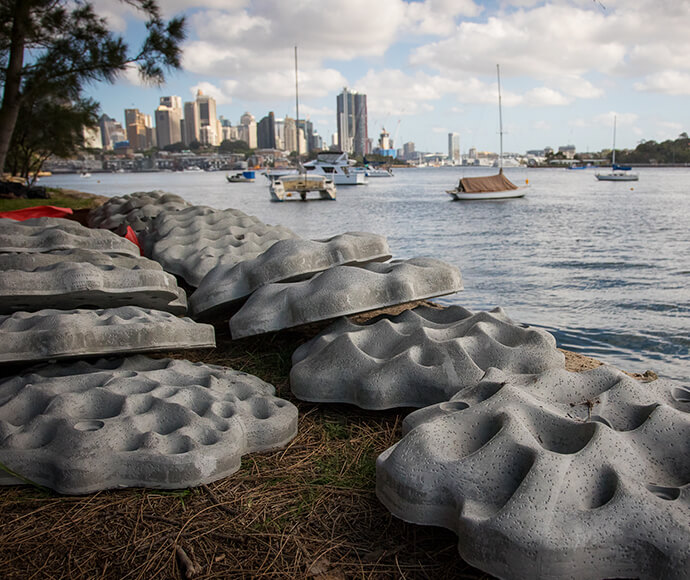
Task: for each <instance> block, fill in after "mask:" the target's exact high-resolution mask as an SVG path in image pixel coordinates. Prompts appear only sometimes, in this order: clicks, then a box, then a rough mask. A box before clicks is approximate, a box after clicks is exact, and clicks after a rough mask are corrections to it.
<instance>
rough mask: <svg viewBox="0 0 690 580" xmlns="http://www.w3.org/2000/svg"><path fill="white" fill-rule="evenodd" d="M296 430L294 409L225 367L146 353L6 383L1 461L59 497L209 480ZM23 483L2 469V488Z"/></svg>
mask: <svg viewBox="0 0 690 580" xmlns="http://www.w3.org/2000/svg"><path fill="white" fill-rule="evenodd" d="M144 384H145V385H146V387H145V388H144V387H142V385H144ZM170 385H174V390H175V392H174V393H173V390H172V389H170ZM149 387H152V388H149ZM238 387H241V388H242V390H243V395H244V399H243V400H240V399H239V398H236V400H235V401H234V402H233V403H232V412H230V410H229V409H228V408H227V406H228V403H227V402H226V399H225V398H226V396H227V394H228V392H232V391H233V390H235V389H236V388H238ZM186 401H187V402H190V405H186V404H185V402H186ZM195 409H196V411H201V410H203V414H199V413H198V412H196V411H195ZM296 433H297V408H296V407H295V406H294V405H292V404H291V403H289V402H287V401H285V400H283V399H279V398H277V397H276V396H275V389H274V388H273V386H272V385H269V384H268V383H265V382H264V381H262V380H260V379H258V378H257V377H254V376H252V375H248V374H246V373H242V372H239V371H235V370H232V369H229V368H226V367H220V366H215V365H205V364H202V363H191V362H189V361H185V360H171V359H151V358H147V357H144V356H140V355H138V356H133V357H128V358H113V359H107V360H106V359H102V360H99V361H97V362H94V363H87V362H84V361H80V362H77V363H72V364H66V363H55V364H47V365H42V366H37V367H34V368H33V369H31V370H30V371H27V372H26V373H24V374H20V375H16V376H11V377H5V378H2V379H0V462H1V463H2V464H3V465H4V466H6V467H7V468H9V469H10V470H11V471H13V472H15V473H17V474H19V475H21V476H22V477H24V478H27V479H29V480H31V481H33V482H34V483H37V484H40V485H43V486H45V487H49V488H51V489H54V490H56V491H58V492H60V493H67V494H82V493H91V492H94V491H97V490H102V489H110V488H118V487H154V488H163V489H175V488H184V487H190V486H195V485H201V484H205V483H210V482H212V481H216V480H218V479H220V478H223V477H226V476H228V475H230V474H232V473H234V472H235V471H237V469H239V467H240V458H241V457H242V455H245V454H246V453H251V452H254V451H265V450H270V449H276V448H280V447H283V446H284V445H286V444H287V443H288V442H289V441H290V440H291V439H292V438H293V437H294V436H295V435H296ZM19 483H22V481H21V480H20V479H18V478H16V477H14V476H12V475H11V472H8V471H4V470H0V485H14V484H19Z"/></svg>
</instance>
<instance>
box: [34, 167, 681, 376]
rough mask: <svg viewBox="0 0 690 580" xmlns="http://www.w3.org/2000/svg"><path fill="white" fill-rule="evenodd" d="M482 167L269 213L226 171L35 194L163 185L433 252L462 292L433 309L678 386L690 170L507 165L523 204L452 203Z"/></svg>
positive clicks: (428, 174)
mask: <svg viewBox="0 0 690 580" xmlns="http://www.w3.org/2000/svg"><path fill="white" fill-rule="evenodd" d="M483 173H484V174H485V173H487V170H481V169H474V168H467V169H452V168H441V169H433V168H429V169H399V170H396V174H395V177H394V178H378V179H370V180H369V184H368V185H366V186H355V187H352V186H350V187H348V186H340V187H339V188H338V193H337V195H338V199H337V201H335V202H332V201H310V202H307V203H303V202H299V201H292V202H286V203H272V202H271V201H270V196H269V193H268V182H267V181H266V180H265V178H263V177H261V176H260V175H258V174H257V181H256V182H255V183H233V184H230V183H227V181H226V179H225V173H222V172H216V173H156V174H103V175H100V174H93V176H92V177H90V178H80V177H79V176H76V175H65V176H53V177H50V178H46V179H44V180H43V183H44V184H45V185H49V186H50V185H53V186H58V187H69V188H74V189H80V190H82V191H89V192H92V193H98V194H102V195H108V196H113V195H122V194H125V193H132V192H134V191H149V190H152V189H161V190H165V191H170V192H173V193H177V194H179V195H181V196H183V197H184V198H185V199H187V200H188V201H189V202H190V203H194V204H199V205H210V206H214V207H218V208H228V207H234V208H238V209H241V210H243V211H245V212H246V213H249V214H252V215H256V216H257V217H259V218H260V219H261V220H263V221H264V222H267V223H270V224H282V225H285V226H287V227H289V228H291V229H293V230H294V231H295V232H297V233H298V234H300V235H302V236H304V237H309V238H319V237H327V236H332V235H335V234H338V233H342V232H346V231H369V232H375V233H379V234H383V235H385V236H387V237H388V241H389V244H390V246H391V250H392V252H393V255H394V257H395V258H411V257H413V256H433V257H436V258H440V259H443V260H446V261H448V262H451V263H453V264H455V265H457V266H458V267H460V269H461V271H462V275H463V279H464V282H465V290H464V291H462V292H460V293H458V294H455V295H453V296H450V297H445V298H442V299H439V301H440V302H443V303H446V304H449V303H457V304H461V305H463V306H465V307H466V308H469V309H471V310H484V309H489V308H493V307H495V306H502V307H503V308H505V309H506V311H507V312H508V314H509V315H510V316H511V317H512V318H513V319H514V320H516V321H520V322H524V323H528V324H532V325H538V326H542V327H545V328H547V329H548V330H549V331H550V332H552V333H553V334H554V335H555V336H556V339H557V340H558V343H559V346H562V347H563V348H567V349H570V350H574V351H578V352H582V353H584V354H588V355H592V356H595V357H597V358H599V359H601V360H604V361H605V362H608V363H610V364H613V365H616V366H618V367H621V368H624V369H625V370H630V371H636V372H643V371H644V370H646V369H652V370H654V371H656V372H657V373H658V374H659V375H662V376H666V377H671V378H676V379H686V378H687V377H688V362H689V361H690V355H689V353H688V347H689V345H690V339H689V338H688V330H689V328H690V324H689V323H690V285H689V284H688V281H689V279H690V241H689V240H690V233H689V231H690V169H687V168H673V169H642V170H640V171H639V173H640V181H639V182H628V183H614V182H598V181H597V180H596V179H595V177H594V172H593V171H592V170H584V171H567V170H565V169H536V170H525V169H508V170H507V174H508V176H509V177H510V178H511V179H513V180H514V181H515V183H517V184H524V183H525V180H527V181H528V182H529V189H528V193H527V196H526V197H525V198H522V199H514V200H505V201H484V202H454V201H451V199H450V197H449V196H448V195H446V194H445V193H444V191H445V189H450V188H451V187H452V186H453V185H455V183H456V182H457V179H458V178H459V177H460V176H463V175H465V176H470V175H480V174H483Z"/></svg>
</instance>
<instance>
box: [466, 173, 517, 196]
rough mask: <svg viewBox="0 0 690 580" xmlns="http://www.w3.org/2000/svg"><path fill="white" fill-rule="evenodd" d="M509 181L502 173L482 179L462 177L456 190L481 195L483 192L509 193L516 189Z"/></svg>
mask: <svg viewBox="0 0 690 580" xmlns="http://www.w3.org/2000/svg"><path fill="white" fill-rule="evenodd" d="M517 188H518V187H517V185H515V184H514V183H513V182H512V181H510V179H508V178H507V177H506V176H505V175H503V172H499V173H497V174H496V175H487V176H484V177H463V178H462V179H461V180H460V184H459V185H458V189H459V190H460V191H466V192H467V193H482V192H485V191H509V190H511V189H517Z"/></svg>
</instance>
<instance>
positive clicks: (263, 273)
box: [189, 232, 391, 315]
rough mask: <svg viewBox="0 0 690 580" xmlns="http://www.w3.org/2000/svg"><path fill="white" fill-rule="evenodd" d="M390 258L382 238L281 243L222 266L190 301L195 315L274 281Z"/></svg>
mask: <svg viewBox="0 0 690 580" xmlns="http://www.w3.org/2000/svg"><path fill="white" fill-rule="evenodd" d="M390 257H391V254H390V249H389V247H388V242H387V241H386V238H384V237H383V236H379V235H376V234H370V233H366V232H348V233H345V234H341V235H338V236H334V237H332V238H329V239H327V240H305V239H301V238H295V239H289V240H280V241H278V242H276V243H275V244H273V245H272V246H271V247H270V248H268V250H266V251H265V252H263V253H262V254H260V255H259V256H257V257H256V258H254V259H252V260H245V261H243V262H240V263H238V264H219V265H218V266H216V267H215V268H214V269H213V270H211V271H210V272H209V273H208V274H206V276H205V277H204V279H203V280H202V281H201V283H200V284H199V288H198V289H197V291H196V292H194V294H192V295H191V296H190V298H189V305H190V308H191V309H192V312H193V314H194V315H200V314H202V313H207V312H210V311H213V310H214V309H218V308H222V307H223V306H224V305H228V304H232V303H233V302H236V301H238V300H242V299H243V298H246V297H247V296H249V295H250V294H251V293H252V292H254V291H255V290H256V289H257V288H259V287H261V286H265V285H266V284H270V283H273V282H285V281H288V280H290V281H294V280H301V279H305V278H309V277H310V276H312V275H313V274H315V273H316V272H321V271H322V270H325V269H327V268H331V267H333V266H337V265H339V264H357V263H361V264H364V263H367V262H382V261H385V260H388V259H389V258H390Z"/></svg>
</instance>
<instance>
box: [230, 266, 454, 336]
mask: <svg viewBox="0 0 690 580" xmlns="http://www.w3.org/2000/svg"><path fill="white" fill-rule="evenodd" d="M458 290H462V276H461V275H460V270H459V269H458V268H456V267H455V266H452V265H450V264H448V263H446V262H442V261H441V260H436V259H433V258H412V259H411V260H394V261H392V262H386V263H383V264H379V263H376V262H373V263H371V264H365V265H363V266H335V267H333V268H329V269H328V270H324V271H323V272H320V273H319V274H316V275H315V276H314V277H313V278H311V279H309V280H306V281H304V282H292V283H282V284H280V283H276V284H268V285H266V286H263V287H261V288H259V289H258V290H257V291H256V292H254V293H253V294H252V295H251V296H250V297H249V299H248V300H247V302H245V304H244V306H242V308H241V309H240V310H239V312H237V314H235V315H234V316H233V317H232V318H231V319H230V331H231V333H232V337H233V338H241V337H244V336H251V335H254V334H262V333H264V332H272V331H275V330H281V329H283V328H291V327H293V326H299V325H301V324H307V323H310V322H317V321H320V320H328V319H330V318H337V317H338V316H347V315H349V314H357V313H359V312H367V311H369V310H375V309H377V308H385V307H387V306H394V305H396V304H403V303H405V302H412V301H414V300H423V299H425V298H431V297H433V296H441V295H443V294H451V293H453V292H457V291H458Z"/></svg>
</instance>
